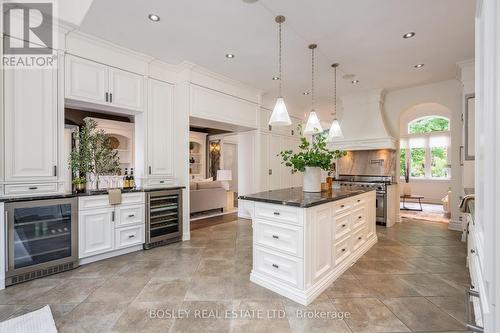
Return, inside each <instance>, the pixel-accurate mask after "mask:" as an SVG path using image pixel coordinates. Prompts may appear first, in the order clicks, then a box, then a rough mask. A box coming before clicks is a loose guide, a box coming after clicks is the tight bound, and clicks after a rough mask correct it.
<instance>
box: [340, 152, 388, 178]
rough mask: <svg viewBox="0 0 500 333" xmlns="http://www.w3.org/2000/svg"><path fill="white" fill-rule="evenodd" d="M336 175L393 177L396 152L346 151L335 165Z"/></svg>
mask: <svg viewBox="0 0 500 333" xmlns="http://www.w3.org/2000/svg"><path fill="white" fill-rule="evenodd" d="M337 169H338V174H341V175H377V176H395V173H396V151H395V150H388V149H380V150H356V151H348V152H347V155H346V156H344V157H342V158H341V159H340V160H339V162H338V164H337Z"/></svg>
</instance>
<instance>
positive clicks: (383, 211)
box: [337, 175, 393, 225]
mask: <svg viewBox="0 0 500 333" xmlns="http://www.w3.org/2000/svg"><path fill="white" fill-rule="evenodd" d="M337 181H338V182H339V183H340V187H341V188H352V189H354V188H355V187H363V188H371V189H374V190H375V191H376V193H377V200H376V202H375V207H376V212H377V224H380V225H386V224H387V186H388V185H391V184H392V183H393V180H392V177H391V176H364V175H340V176H339V178H338V179H337Z"/></svg>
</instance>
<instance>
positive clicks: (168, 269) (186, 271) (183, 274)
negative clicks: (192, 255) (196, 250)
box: [153, 260, 200, 280]
mask: <svg viewBox="0 0 500 333" xmlns="http://www.w3.org/2000/svg"><path fill="white" fill-rule="evenodd" d="M199 265H200V261H199V260H194V261H191V260H181V261H164V262H162V263H161V265H160V266H159V267H158V268H157V270H156V272H155V273H154V274H153V277H154V278H157V279H163V280H177V279H187V280H189V279H190V278H191V276H192V275H193V274H194V272H195V271H196V269H197V268H198V266H199Z"/></svg>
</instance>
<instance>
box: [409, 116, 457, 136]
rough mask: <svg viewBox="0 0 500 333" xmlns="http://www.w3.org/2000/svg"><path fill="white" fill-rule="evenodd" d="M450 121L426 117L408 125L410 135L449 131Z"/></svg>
mask: <svg viewBox="0 0 500 333" xmlns="http://www.w3.org/2000/svg"><path fill="white" fill-rule="evenodd" d="M449 130H450V121H449V120H448V119H446V118H439V117H425V118H422V119H418V120H415V121H413V122H411V123H410V124H409V125H408V133H409V134H419V133H429V132H440V131H449Z"/></svg>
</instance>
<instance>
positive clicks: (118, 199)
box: [108, 188, 122, 205]
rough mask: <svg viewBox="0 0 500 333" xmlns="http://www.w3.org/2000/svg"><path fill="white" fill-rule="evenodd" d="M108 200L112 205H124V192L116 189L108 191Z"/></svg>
mask: <svg viewBox="0 0 500 333" xmlns="http://www.w3.org/2000/svg"><path fill="white" fill-rule="evenodd" d="M108 199H109V204H110V205H119V204H121V203H122V190H120V189H119V188H115V189H112V190H108Z"/></svg>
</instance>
